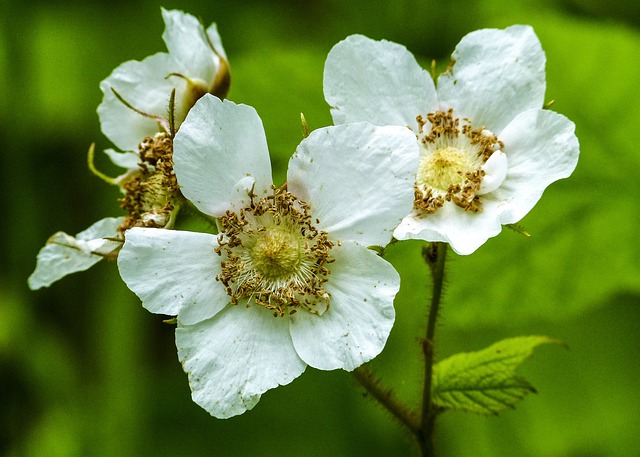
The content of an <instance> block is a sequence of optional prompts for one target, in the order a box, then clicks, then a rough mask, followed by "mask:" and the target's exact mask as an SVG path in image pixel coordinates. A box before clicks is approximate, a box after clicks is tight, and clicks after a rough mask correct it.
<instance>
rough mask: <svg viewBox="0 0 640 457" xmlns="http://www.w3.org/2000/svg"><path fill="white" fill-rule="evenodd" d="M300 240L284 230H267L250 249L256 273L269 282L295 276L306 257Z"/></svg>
mask: <svg viewBox="0 0 640 457" xmlns="http://www.w3.org/2000/svg"><path fill="white" fill-rule="evenodd" d="M300 238H301V236H296V234H294V233H289V232H288V231H287V230H285V229H282V228H271V229H266V230H265V231H264V232H262V233H260V234H259V235H258V237H257V238H256V240H255V244H254V246H253V247H251V248H249V249H248V251H249V257H251V261H252V263H253V267H254V268H255V270H256V272H257V273H259V274H260V275H262V277H263V278H265V279H268V280H277V279H283V278H286V277H289V276H291V275H292V274H295V273H296V271H298V270H299V268H300V265H301V263H302V260H303V255H304V252H303V251H302V249H301V247H302V246H301V241H302V240H301V239H300Z"/></svg>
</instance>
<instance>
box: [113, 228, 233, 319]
mask: <svg viewBox="0 0 640 457" xmlns="http://www.w3.org/2000/svg"><path fill="white" fill-rule="evenodd" d="M217 246H218V241H217V238H216V236H214V235H210V234H207V233H195V232H181V231H176V230H164V229H155V228H154V229H151V228H132V229H130V230H127V232H126V234H125V243H124V246H123V247H122V250H121V251H120V254H119V255H118V269H119V270H120V276H121V277H122V279H123V280H124V282H125V283H126V284H127V287H129V289H131V290H132V291H133V292H135V294H136V295H137V296H138V297H140V299H141V300H142V306H144V307H145V308H146V309H147V310H149V311H151V312H152V313H157V314H167V315H171V316H175V315H177V316H178V320H179V321H180V322H182V323H184V324H194V323H196V322H200V321H202V320H204V319H208V318H210V317H211V316H213V315H215V314H216V313H217V312H219V311H220V310H221V309H223V308H224V307H225V305H226V304H227V303H229V297H228V295H227V292H226V290H225V288H224V286H223V285H222V283H220V282H219V281H217V280H216V279H215V278H216V276H217V275H218V274H219V273H220V272H221V269H220V257H219V256H218V255H217V254H216V253H215V252H214V249H215V248H216V247H217Z"/></svg>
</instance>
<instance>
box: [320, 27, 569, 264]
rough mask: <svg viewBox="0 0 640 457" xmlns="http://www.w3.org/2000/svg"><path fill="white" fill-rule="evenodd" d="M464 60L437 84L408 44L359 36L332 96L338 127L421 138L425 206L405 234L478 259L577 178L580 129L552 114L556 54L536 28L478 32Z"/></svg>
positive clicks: (328, 71)
mask: <svg viewBox="0 0 640 457" xmlns="http://www.w3.org/2000/svg"><path fill="white" fill-rule="evenodd" d="M452 57H453V63H452V67H450V68H449V69H448V70H447V71H446V72H444V73H443V74H442V75H440V77H439V78H438V81H437V83H438V84H437V89H436V87H435V85H434V82H433V80H432V78H431V77H430V76H429V74H428V73H427V72H426V71H424V70H423V69H421V68H420V66H419V65H418V63H417V62H416V60H415V59H414V57H413V56H412V55H411V53H409V51H408V50H407V49H406V48H405V47H403V46H401V45H398V44H395V43H391V42H388V41H374V40H371V39H369V38H366V37H364V36H360V35H353V36H350V37H348V38H347V39H345V40H344V41H342V42H340V43H338V44H337V45H336V46H335V47H334V48H333V49H332V50H331V52H330V53H329V56H328V57H327V62H326V65H325V73H324V91H325V97H326V100H327V102H328V103H329V105H330V106H331V107H332V110H331V112H332V115H333V119H334V122H335V123H336V124H342V123H348V122H357V121H369V122H372V123H374V124H376V125H403V126H408V127H409V128H411V129H412V130H413V131H414V133H415V134H416V138H417V140H418V143H419V144H420V146H421V154H420V163H419V169H418V174H417V176H416V186H415V191H416V195H415V204H414V208H413V211H412V212H411V214H409V215H408V216H407V217H405V218H404V220H403V221H402V223H401V224H400V226H399V227H398V228H397V229H396V230H395V232H394V236H395V237H396V238H398V239H409V238H417V239H423V240H426V241H442V242H447V243H449V244H450V245H451V247H452V248H453V249H454V250H455V251H456V252H457V253H459V254H470V253H472V252H474V251H475V250H476V249H478V248H479V247H480V246H481V245H482V244H483V243H484V242H485V241H487V239H489V238H490V237H493V236H496V235H497V234H498V233H500V230H501V227H502V224H512V223H515V222H517V221H519V220H520V219H522V218H523V217H524V216H525V215H526V214H527V213H528V212H529V211H530V210H531V209H532V208H533V206H534V205H535V204H536V203H537V201H538V200H539V199H540V197H541V195H542V193H543V191H544V189H545V188H546V187H547V186H548V185H549V184H551V183H552V182H554V181H556V180H558V179H561V178H566V177H567V176H569V175H570V174H571V173H572V171H573V170H574V169H575V167H576V164H577V160H578V155H579V146H578V140H577V138H576V136H575V134H574V130H575V126H574V124H573V123H572V122H571V121H569V120H568V119H567V118H565V117H564V116H562V115H560V114H557V113H555V112H552V111H549V110H545V109H542V106H543V103H544V92H545V73H544V66H545V55H544V52H543V51H542V48H541V46H540V42H539V41H538V38H537V37H536V35H535V33H534V32H533V29H532V28H531V27H529V26H512V27H509V28H507V29H504V30H495V29H485V30H478V31H475V32H472V33H470V34H468V35H466V36H465V37H464V38H463V39H462V41H461V42H460V43H459V44H458V46H457V47H456V49H455V51H454V53H453V56H452Z"/></svg>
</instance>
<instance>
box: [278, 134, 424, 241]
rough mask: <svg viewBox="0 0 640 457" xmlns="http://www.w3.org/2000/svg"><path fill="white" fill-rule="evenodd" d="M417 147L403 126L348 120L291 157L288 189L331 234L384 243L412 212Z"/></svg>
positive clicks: (304, 143)
mask: <svg viewBox="0 0 640 457" xmlns="http://www.w3.org/2000/svg"><path fill="white" fill-rule="evenodd" d="M418 155H419V147H418V143H417V141H416V137H415V135H414V134H413V133H412V132H411V131H410V130H409V129H407V128H405V127H394V126H386V127H376V126H373V125H371V124H368V123H358V124H347V125H339V126H335V127H327V128H323V129H318V130H315V131H314V132H312V133H311V135H309V137H308V138H306V139H304V140H303V141H302V143H300V146H298V149H297V150H296V152H295V154H294V155H293V157H292V158H291V161H290V162H289V172H288V176H287V178H288V180H287V182H288V188H289V190H290V191H291V192H293V193H294V194H295V195H297V196H298V197H299V198H301V199H303V200H304V201H306V202H307V203H309V205H310V206H311V213H312V214H313V217H314V218H318V219H319V220H320V223H319V224H318V225H317V227H318V228H320V229H322V230H326V231H327V232H329V234H330V237H331V238H332V239H342V240H355V241H358V242H360V243H362V244H364V245H366V246H370V245H386V244H387V243H388V242H389V241H390V240H391V234H392V232H393V229H394V228H395V227H396V226H397V225H398V224H399V223H400V221H401V220H402V218H403V217H404V216H405V215H406V214H407V213H408V212H409V211H411V207H412V205H413V199H414V190H413V186H414V181H415V173H416V170H417V166H418Z"/></svg>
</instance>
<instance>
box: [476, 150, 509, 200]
mask: <svg viewBox="0 0 640 457" xmlns="http://www.w3.org/2000/svg"><path fill="white" fill-rule="evenodd" d="M508 169H509V163H508V161H507V155H506V154H505V153H504V152H502V151H496V152H494V153H493V154H491V157H489V159H488V160H487V161H486V162H485V163H484V165H482V171H484V177H483V178H482V182H481V183H480V189H478V191H477V192H476V195H482V194H487V193H489V192H492V191H494V190H496V189H497V188H498V187H500V186H501V185H502V183H503V181H504V178H506V177H507V171H508Z"/></svg>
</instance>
